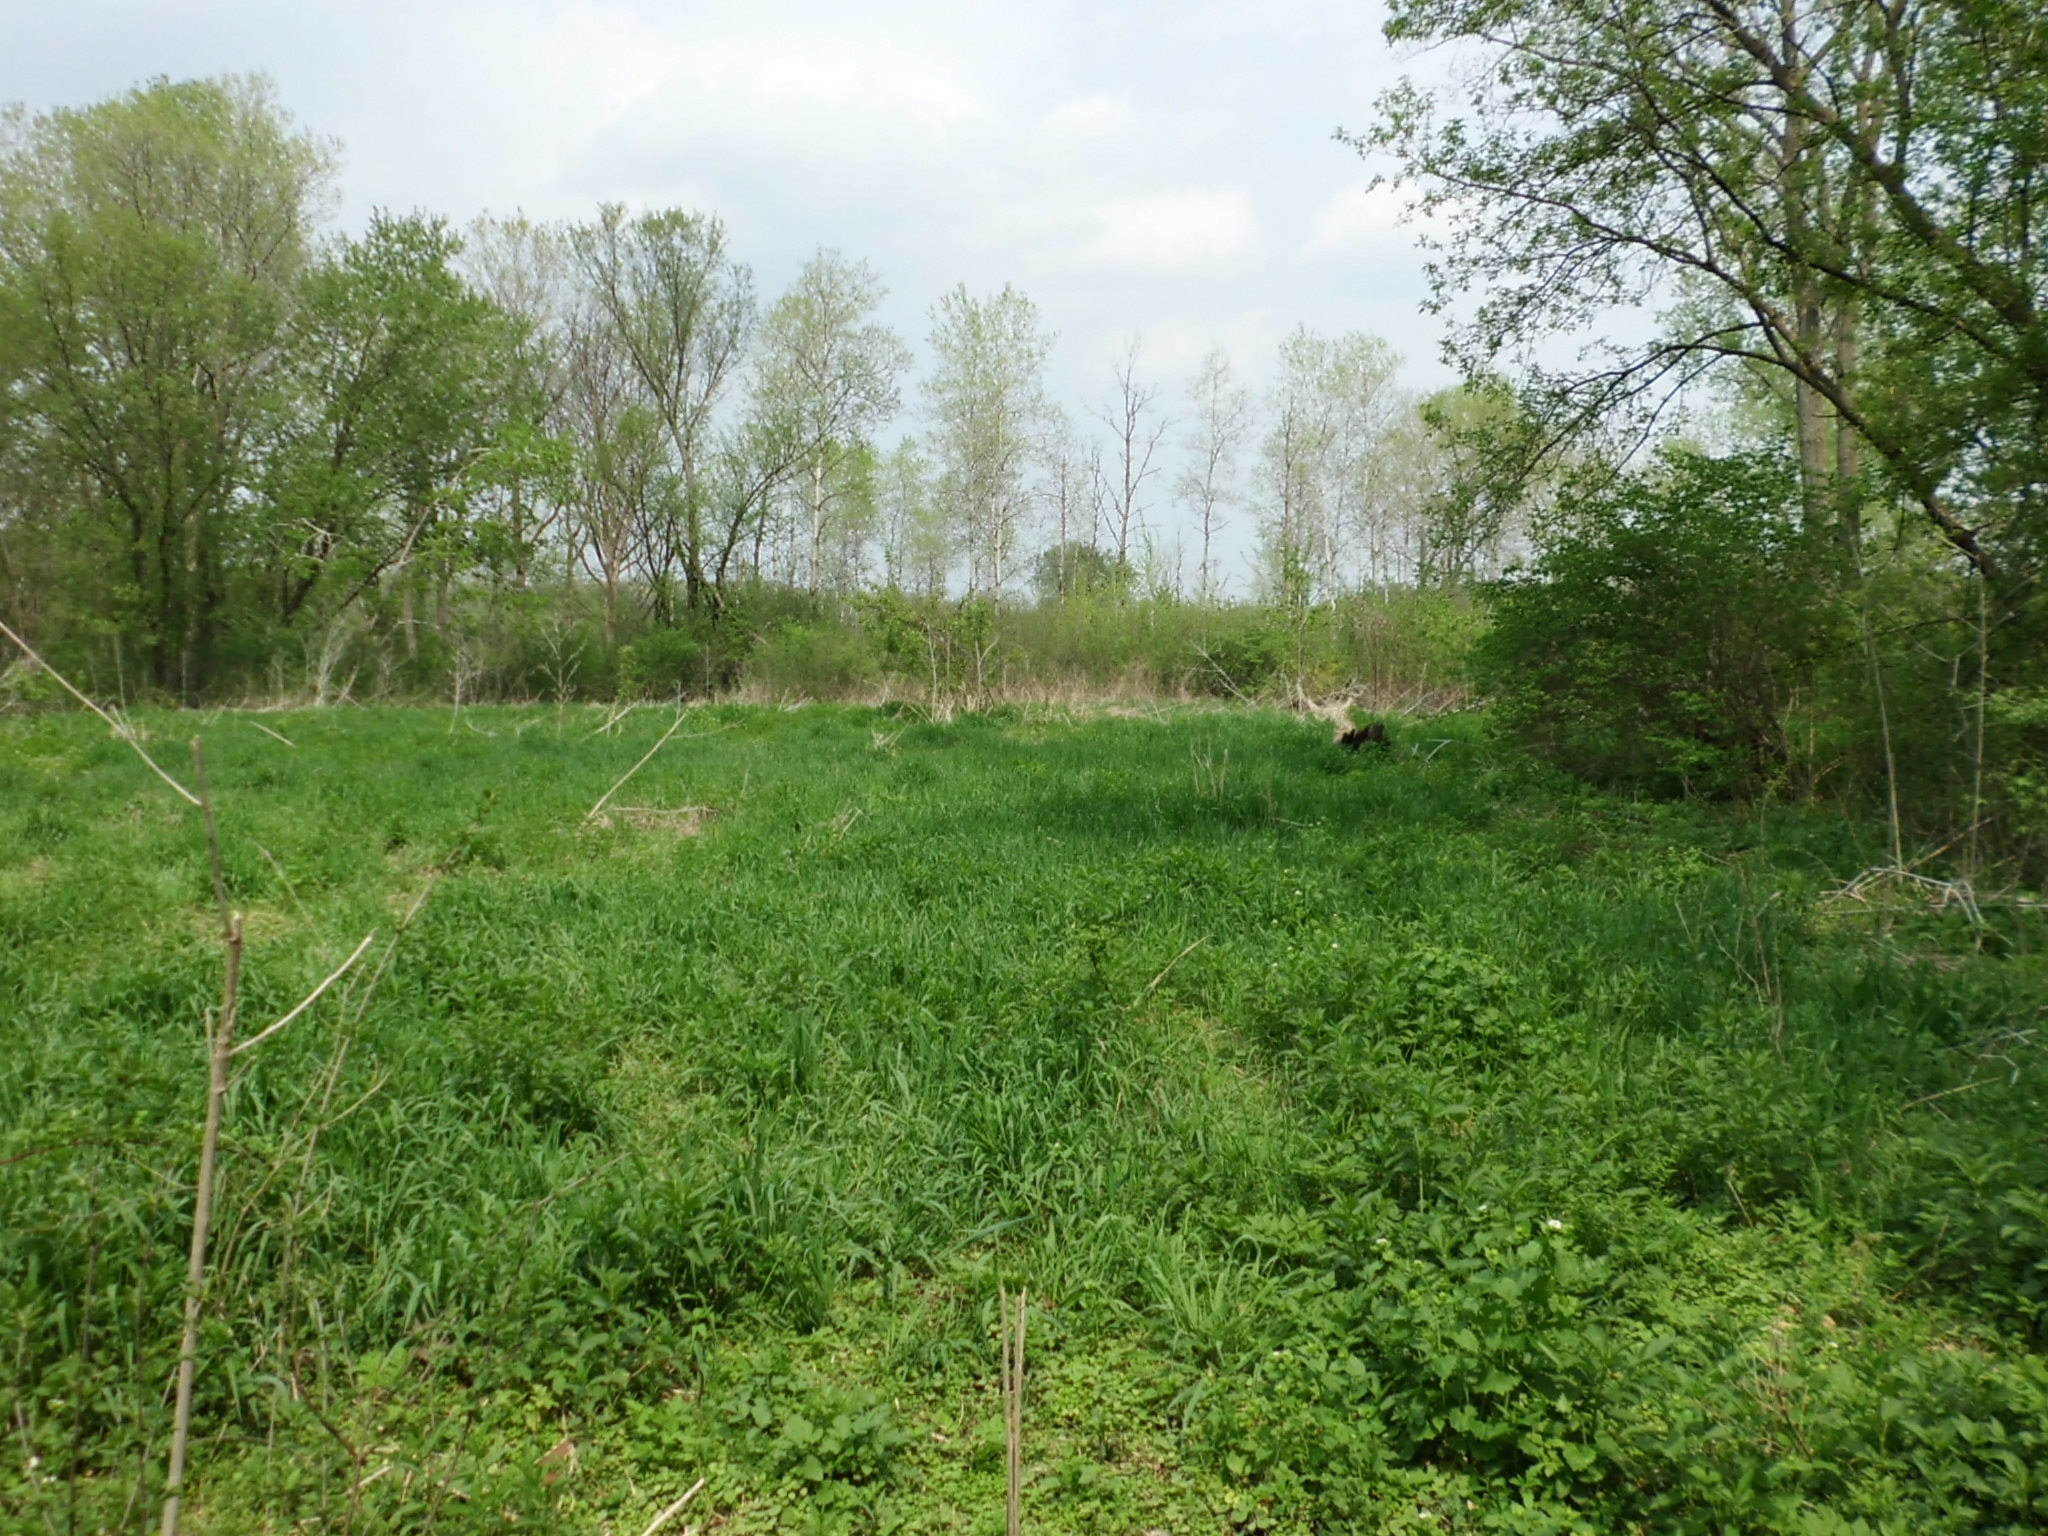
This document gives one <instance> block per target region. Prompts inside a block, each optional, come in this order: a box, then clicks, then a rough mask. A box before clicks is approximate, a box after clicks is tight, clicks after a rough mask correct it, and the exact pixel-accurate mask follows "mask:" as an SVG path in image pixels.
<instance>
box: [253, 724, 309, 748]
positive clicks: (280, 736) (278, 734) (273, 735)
mask: <svg viewBox="0 0 2048 1536" xmlns="http://www.w3.org/2000/svg"><path fill="white" fill-rule="evenodd" d="M249 723H250V724H251V725H253V726H255V727H256V729H257V730H259V731H261V732H262V733H263V734H264V735H266V736H268V737H269V738H270V739H271V740H273V741H281V742H283V743H284V744H285V745H286V746H288V747H290V748H291V749H292V750H293V751H295V752H296V751H297V750H298V746H299V744H298V743H297V742H296V741H293V740H292V739H291V737H289V736H287V735H285V734H284V733H283V732H282V731H273V730H272V729H271V728H270V727H269V726H267V725H265V724H264V723H263V722H262V721H260V720H251V721H250V722H249Z"/></svg>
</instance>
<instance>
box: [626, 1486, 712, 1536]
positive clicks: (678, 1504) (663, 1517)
mask: <svg viewBox="0 0 2048 1536" xmlns="http://www.w3.org/2000/svg"><path fill="white" fill-rule="evenodd" d="M704 1482H705V1480H704V1479H703V1478H701V1477H700V1478H698V1479H697V1481H696V1482H695V1483H694V1484H692V1485H691V1488H690V1491H689V1492H688V1493H686V1494H684V1495H683V1496H682V1497H681V1498H680V1499H677V1500H676V1501H675V1503H673V1504H671V1505H669V1507H668V1508H667V1509H664V1510H663V1511H662V1512H661V1513H660V1514H658V1515H656V1516H655V1517H654V1519H653V1521H652V1523H650V1524H649V1525H648V1527H647V1529H646V1530H644V1531H642V1532H641V1533H640V1536H654V1533H655V1532H656V1531H658V1530H660V1529H661V1528H662V1527H663V1526H664V1525H667V1524H668V1523H669V1521H671V1520H673V1519H675V1517H676V1516H677V1515H680V1514H681V1513H682V1512H683V1511H684V1510H685V1509H688V1508H689V1507H690V1500H692V1499H694V1498H695V1497H697V1495H698V1493H699V1492H701V1491H702V1490H703V1487H704Z"/></svg>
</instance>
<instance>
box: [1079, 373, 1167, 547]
mask: <svg viewBox="0 0 2048 1536" xmlns="http://www.w3.org/2000/svg"><path fill="white" fill-rule="evenodd" d="M1139 350H1140V340H1139V337H1138V336H1137V334H1136V333H1135V332H1133V333H1132V335H1131V337H1130V339H1129V340H1128V341H1127V342H1126V343H1125V344H1124V350H1123V354H1122V355H1121V356H1120V357H1118V358H1117V359H1116V360H1115V362H1114V364H1113V365H1112V371H1113V373H1114V374H1115V376H1116V398H1115V399H1113V400H1112V401H1110V403H1109V404H1107V405H1105V406H1103V407H1102V409H1101V410H1100V411H1099V412H1098V413H1097V414H1098V416H1099V418H1100V420H1101V422H1102V424H1103V425H1104V426H1105V427H1107V428H1109V438H1110V449H1109V453H1110V460H1109V472H1108V474H1107V475H1106V476H1105V478H1104V482H1103V490H1104V492H1105V495H1104V498H1103V500H1104V508H1103V510H1104V511H1105V512H1106V513H1107V514H1108V517H1109V543H1110V549H1111V551H1112V554H1113V558H1114V559H1115V561H1116V563H1117V565H1119V566H1121V567H1123V568H1124V569H1126V570H1128V569H1129V568H1130V565H1131V546H1132V540H1133V537H1134V536H1135V537H1138V538H1142V537H1143V536H1144V532H1145V505H1144V500H1143V497H1144V494H1145V482H1146V481H1148V480H1150V479H1151V478H1152V477H1153V476H1154V475H1156V474H1158V472H1159V468H1158V466H1157V465H1156V464H1154V463H1153V462H1152V461H1153V460H1154V459H1155V458H1157V457H1158V454H1159V445H1160V443H1161V442H1163V441H1164V440H1165V438H1166V434H1167V432H1168V431H1169V430H1171V428H1172V426H1173V423H1172V422H1171V421H1169V420H1167V419H1166V418H1165V417H1163V416H1160V415H1159V414H1158V413H1157V411H1156V409H1155V408H1156V407H1157V405H1158V402H1159V388H1158V386H1157V385H1153V384H1141V383H1139V382H1138V353H1139Z"/></svg>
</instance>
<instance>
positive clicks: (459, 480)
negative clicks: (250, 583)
mask: <svg viewBox="0 0 2048 1536" xmlns="http://www.w3.org/2000/svg"><path fill="white" fill-rule="evenodd" d="M460 249H461V242H460V240H458V239H457V238H456V236H455V235H454V234H453V233H452V232H451V231H450V230H449V229H448V228H447V226H446V225H444V224H442V223H441V222H440V221H438V220H434V219H427V218H421V217H417V216H414V217H407V218H392V217H390V216H387V215H383V214H379V215H376V216H374V217H373V218H372V219H371V221H370V227H369V230H368V231H367V233H365V234H364V235H363V237H362V238H360V239H343V240H342V241H341V242H340V243H339V244H338V245H337V246H336V247H335V248H334V250H333V251H332V253H331V254H330V255H329V257H328V259H327V260H325V261H323V262H322V263H320V265H319V266H318V267H316V268H315V269H314V270H313V271H312V272H310V273H309V274H308V275H307V277H306V279H305V281H304V283H303V285H302V289H301V292H300V295H299V303H298V306H297V310H296V313H295V314H294V315H293V317H292V320H291V324H290V326H289V327H288V330H287V336H286V340H287V345H288V348H289V353H288V358H289V374H288V380H289V386H290V388H291V390H292V392H293V396H294V398H295V400H296V401H297V402H298V405H299V409H298V411H297V412H296V413H295V420H294V421H293V422H292V423H291V425H290V426H289V427H288V428H287V429H286V431H285V433H284V439H283V441H282V442H281V443H280V444H279V445H278V447H277V448H276V449H275V450H274V451H273V452H272V454H271V455H270V457H269V461H268V463H267V465H266V468H265V474H264V480H263V484H264V489H265V490H266V492H267V493H268V495H269V498H270V500H271V503H272V504H273V505H274V506H275V507H276V508H277V509H278V514H279V515H278V517H277V520H276V522H275V525H274V529H273V535H274V541H275V542H274V546H273V549H272V551H271V562H272V565H271V569H272V582H273V584H274V585H273V593H274V601H275V605H276V608H275V611H276V614H277V617H278V618H279V619H280V620H281V621H283V622H285V623H287V624H289V623H291V622H292V621H294V620H295V619H297V618H298V617H299V616H300V614H301V613H302V612H303V611H305V610H307V609H308V608H309V606H317V603H316V599H324V600H325V601H326V603H327V605H328V606H329V607H330V608H340V607H345V606H346V605H348V604H349V603H352V602H354V601H355V600H356V599H357V598H359V597H361V596H363V594H364V593H366V592H368V591H370V590H371V589H372V588H373V587H374V586H375V585H376V584H377V583H378V582H379V581H380V580H381V579H382V578H383V577H385V576H386V575H387V574H389V573H402V572H403V571H404V569H405V567H406V565H407V563H408V562H409V561H410V560H411V559H412V558H413V557H414V555H415V554H416V553H417V552H418V551H419V549H420V548H421V545H422V542H423V541H424V540H426V539H427V538H428V537H429V536H430V535H431V534H432V533H433V532H434V530H435V529H436V528H437V526H440V525H442V524H444V523H446V522H447V521H448V520H449V519H450V518H451V516H452V517H454V518H455V519H456V520H457V521H459V518H460V514H461V512H462V511H463V502H464V499H465V493H466V491H467V489H468V488H469V487H468V484H467V482H468V479H469V476H470V475H471V472H472V471H473V470H475V469H476V468H477V467H478V466H479V465H480V464H481V463H483V462H484V461H485V459H486V458H487V456H488V455H491V454H492V453H494V452H495V453H497V454H499V455H500V456H502V455H504V454H506V453H508V452H509V451H510V445H509V444H507V443H506V442H505V441H504V437H503V428H504V426H505V411H506V407H507V406H508V405H509V404H510V403H511V402H510V401H508V400H507V399H506V397H505V390H506V386H507V384H508V383H509V382H510V381H511V379H512V375H513V369H512V366H511V362H512V358H513V356H514V353H515V344H516V335H515V332H514V330H513V327H512V325H511V323H510V322H509V320H508V318H507V317H506V316H505V314H504V312H503V311H501V310H500V309H499V308H498V307H497V306H496V305H495V304H493V303H491V301H490V300H489V299H486V298H484V297H483V296H482V295H480V294H478V293H475V292H473V291H472V290H471V289H470V288H469V287H468V285H467V284H466V283H464V281H463V280H462V278H461V277H460V276H459V275H458V274H457V273H456V271H455V269H454V266H453V262H454V259H455V257H456V255H457V253H458V252H459V251H460ZM523 532H524V530H514V536H515V537H518V536H520V535H521V534H522V533H523ZM406 632H407V636H408V643H410V637H411V629H410V627H409V626H408V628H407V631H406Z"/></svg>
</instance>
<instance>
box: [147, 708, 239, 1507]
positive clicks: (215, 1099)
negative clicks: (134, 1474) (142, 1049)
mask: <svg viewBox="0 0 2048 1536" xmlns="http://www.w3.org/2000/svg"><path fill="white" fill-rule="evenodd" d="M192 766H193V770H194V772H195V774H196V775H197V777H198V781H199V790H200V799H199V805H200V807H201V808H202V809H203V810H204V811H205V812H206V845H207V851H208V852H209V853H210V854H211V855H212V859H213V894H214V899H215V900H216V901H218V902H219V903H220V909H221V922H222V926H223V937H224V941H225V943H226V944H227V951H228V968H227V980H226V982H225V984H224V985H223V987H222V991H221V1005H220V1017H219V1018H218V1019H217V1020H216V1021H215V1023H214V1026H213V1029H212V1031H211V1038H210V1040H209V1041H208V1044H209V1046H210V1049H209V1050H208V1052H207V1073H206V1128H205V1130H204V1131H203V1132H201V1134H200V1138H199V1188H198V1192H197V1194H196V1197H195V1199H194V1202H193V1207H192V1247H191V1252H190V1254H189V1256H188V1258H187V1262H186V1269H185V1330H184V1333H183V1335H182V1337H181V1338H180V1339H179V1342H178V1393H177V1406H176V1408H175V1410H174V1411H173V1413H172V1415H171V1458H170V1469H169V1471H168V1472H167V1474H166V1475H165V1478H164V1523H163V1536H178V1511H179V1506H180V1505H181V1503H182V1502H183V1500H184V1493H185V1450H186V1446H187V1444H188V1443H189V1442H190V1440H191V1435H192V1384H193V1380H194V1378H195V1377H196V1376H197V1374H198V1371H199V1313H200V1307H201V1303H202V1302H203V1301H204V1300H205V1294H206V1247H207V1243H208V1242H209V1241H210V1239H211V1238H212V1235H213V1195H214V1183H215V1171H216V1169H217V1168H218V1166H219V1160H220V1121H221V1112H222V1110H223V1108H224V1107H225V1106H226V1104H227V1097H228V1058H229V1057H230V1056H232V1055H233V1054H234V1041H235V1015H236V1010H237V1009H238V1007H239V1006H240V1003H241V992H242V915H241V914H240V913H239V912H236V911H234V910H233V909H232V908H230V907H229V905H228V895H227V881H226V879H225V878H224V876H223V875H222V873H221V864H220V829H219V826H218V824H217V823H216V821H215V820H214V814H213V796H212V794H211V793H210V792H208V790H207V787H206V752H205V749H204V748H202V747H201V746H200V744H199V740H198V738H197V737H194V738H193V741H192ZM159 771H161V770H159Z"/></svg>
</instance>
